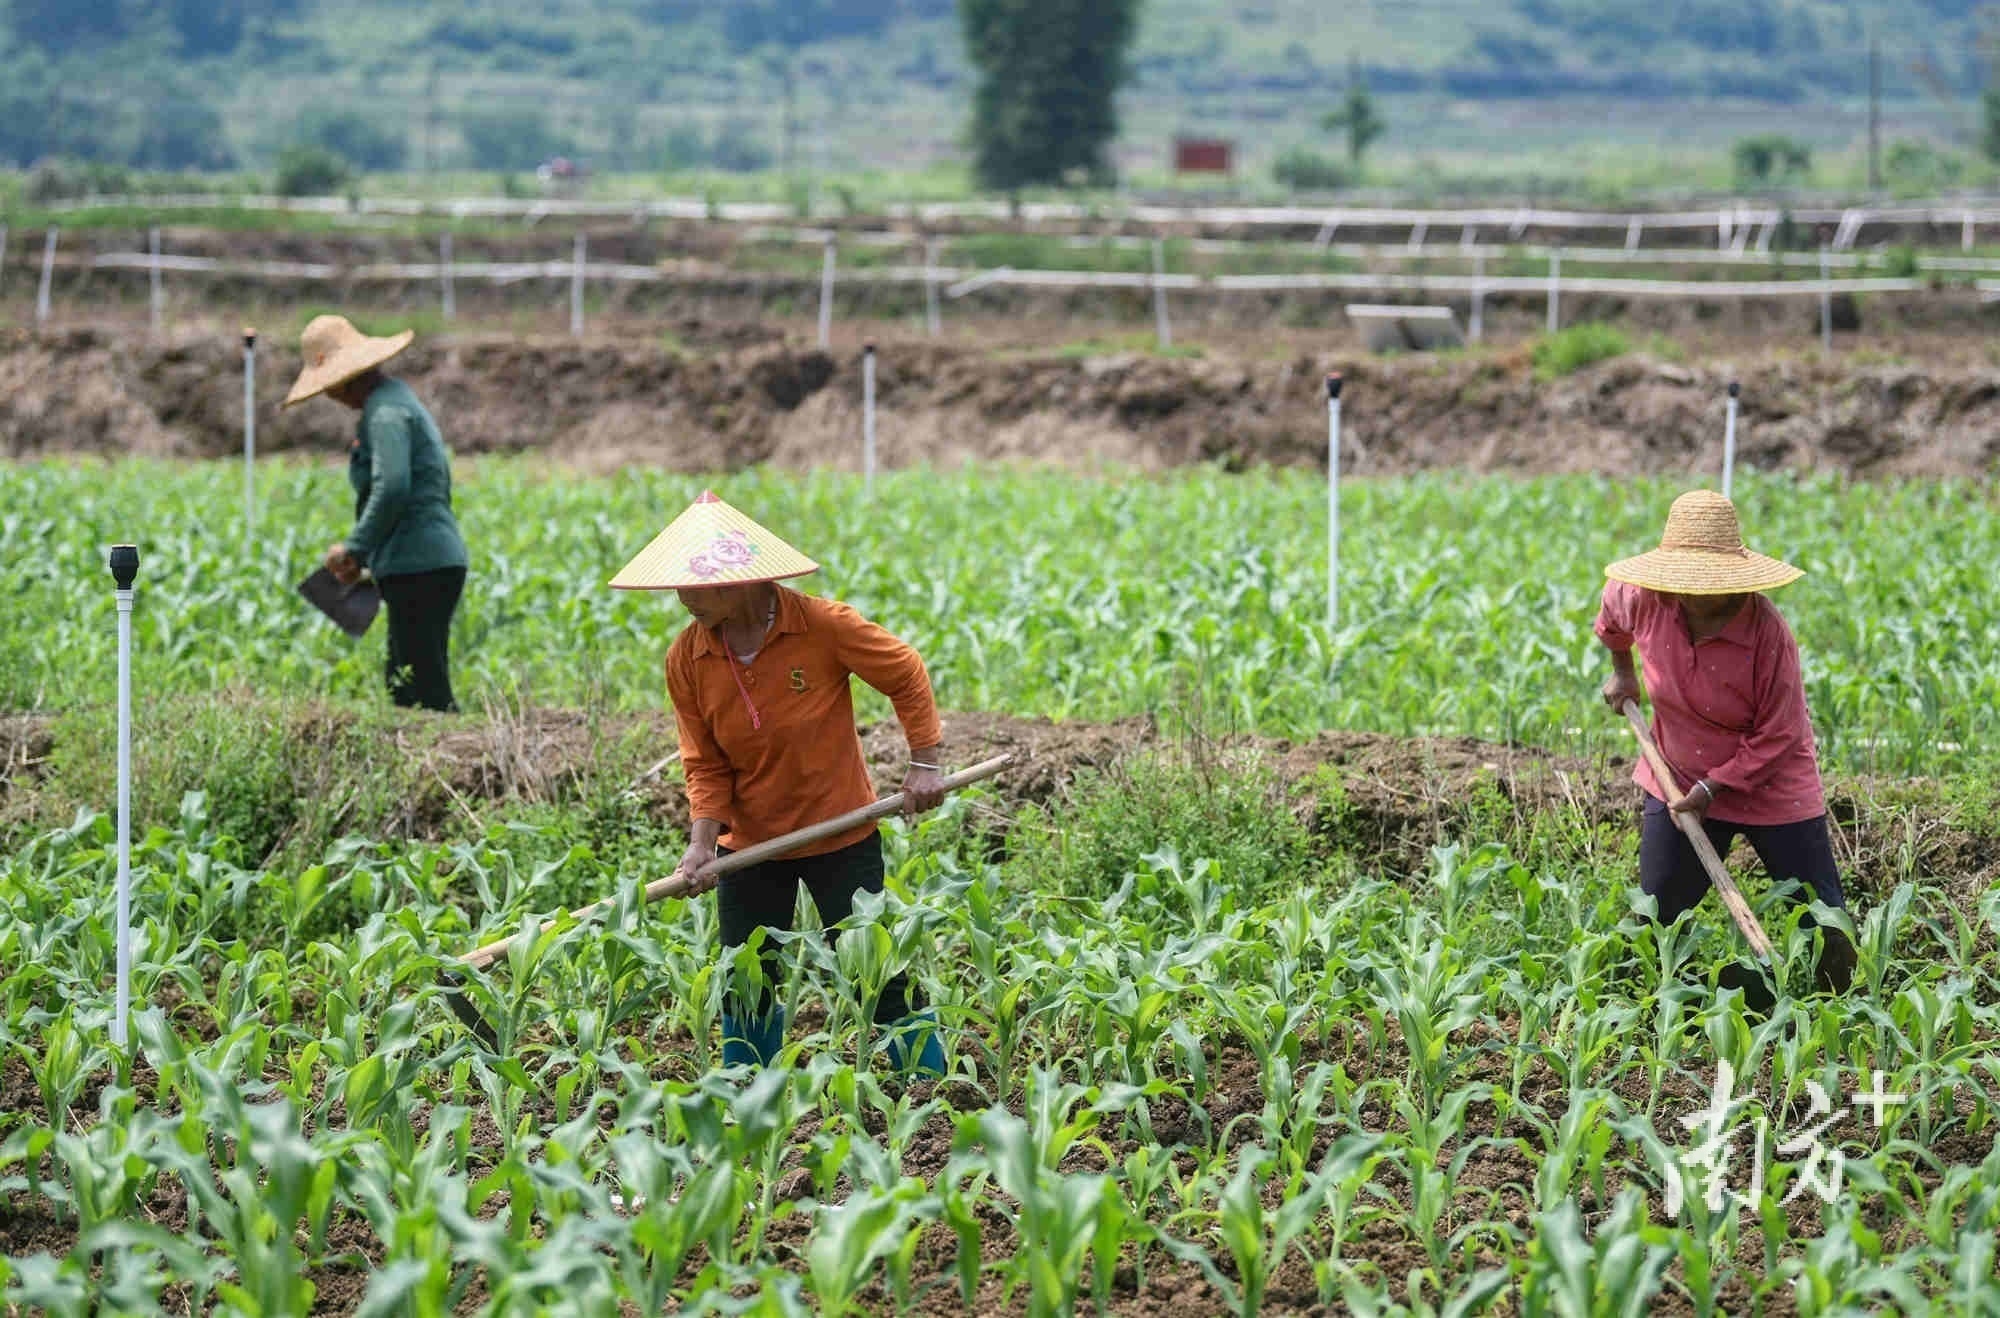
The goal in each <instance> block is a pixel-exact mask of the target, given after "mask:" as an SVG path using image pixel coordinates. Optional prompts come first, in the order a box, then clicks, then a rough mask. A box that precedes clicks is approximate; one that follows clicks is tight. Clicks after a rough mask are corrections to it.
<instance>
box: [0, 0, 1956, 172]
mask: <svg viewBox="0 0 2000 1318" xmlns="http://www.w3.org/2000/svg"><path fill="white" fill-rule="evenodd" d="M1981 9H1982V4H1981V0H1669V2H1668V3H1659V2H1658V0H1233V2H1232V3H1227V4H1218V3H1214V0H1150V3H1149V5H1148V7H1147V9H1146V12H1145V15H1144V17H1143V20H1142V24H1141V31H1140V38H1139V42H1138V48H1137V50H1136V52H1135V66H1136V70H1135V71H1136V75H1137V76H1136V80H1135V83H1134V86H1133V88H1132V91H1131V93H1130V94H1129V96H1128V101H1127V105H1126V135H1127V139H1128V141H1127V143H1126V144H1124V145H1125V148H1126V149H1125V150H1124V151H1123V152H1122V153H1121V154H1122V156H1123V158H1125V159H1126V160H1127V162H1128V163H1135V162H1136V163H1154V162H1155V158H1156V157H1157V153H1158V150H1159V144H1160V142H1162V141H1163V140H1164V139H1165V138H1166V137H1167V136H1168V135H1170V134H1171V133H1172V132H1174V131H1178V130H1184V129H1190V128H1201V129H1216V130H1220V131H1224V132H1228V133H1231V134H1232V135H1235V136H1237V137H1238V138H1240V139H1242V140H1243V141H1244V143H1245V146H1246V149H1247V150H1248V151H1249V152H1250V153H1251V155H1252V156H1266V157H1267V156H1268V155H1270V154H1274V153H1275V151H1276V150H1277V149H1279V148H1281V147H1282V146H1284V145H1288V144H1290V143H1293V142H1296V141H1299V140H1301V139H1303V138H1305V137H1307V136H1309V135H1311V134H1312V132H1313V131H1314V130H1313V124H1314V121H1315V120H1316V118H1317V116H1318V114H1319V112H1320V111H1321V110H1322V109H1324V108H1325V106H1326V104H1327V102H1328V101H1329V99H1330V98H1331V97H1332V96H1333V95H1335V94H1336V93H1337V92H1338V90H1339V89H1340V88H1341V87H1342V86H1343V85H1344V84H1345V81H1346V79H1347V77H1348V71H1349V68H1350V65H1353V66H1358V67H1359V68H1360V69H1362V70H1363V71H1364V72H1365V74H1366V76H1367V78H1368V79H1369V81H1370V84H1371V85H1372V86H1373V87H1374V89H1375V90H1376V91H1378V92H1379V93H1382V94H1384V96H1385V97H1386V98H1387V99H1388V100H1389V102H1390V104H1391V105H1392V106H1397V105H1400V107H1401V113H1400V118H1399V120H1398V122H1397V125H1396V126H1397V127H1398V128H1399V129H1400V136H1401V138H1402V145H1403V146H1404V147H1405V148H1408V147H1410V146H1412V145H1415V144H1417V143H1419V142H1420V143H1421V144H1422V145H1424V146H1425V147H1430V148H1439V149H1486V148H1493V147H1508V148H1518V147H1520V146H1523V145H1534V146H1560V145H1563V144H1565V143H1569V142H1575V141H1581V140H1585V139H1586V138H1596V139H1599V140H1603V139H1605V138H1606V136H1607V135H1608V136H1609V137H1610V138H1611V139H1613V140H1628V139H1629V140H1635V141H1644V140H1648V139H1649V138H1650V139H1651V140H1654V141H1659V140H1661V139H1662V138H1671V139H1672V140H1675V141H1686V140H1691V139H1695V138H1714V139H1717V140H1727V134H1729V133H1731V132H1736V131H1745V130H1747V129H1750V128H1754V127H1756V126H1757V125H1758V124H1759V123H1760V122H1762V121H1765V120H1769V121H1772V122H1773V123H1775V124H1777V125H1778V126H1781V127H1783V128H1784V129H1786V130H1787V131H1792V132H1796V133H1800V134H1802V135H1804V136H1806V137H1809V138H1812V139H1815V140H1817V141H1818V142H1820V143H1821V144H1823V145H1844V144H1846V143H1847V142H1848V141H1849V140H1850V139H1851V138H1852V137H1853V136H1854V133H1855V130H1856V129H1857V128H1858V124H1859V120H1858V119H1857V118H1856V116H1855V115H1854V113H1853V111H1854V109H1855V105H1856V101H1857V98H1859V97H1862V96H1863V95H1865V91H1866V86H1867V61H1866V49H1867V43H1868V40H1869V37H1870V34H1871V32H1876V33H1879V34H1880V37H1881V41H1882V49H1883V68H1882V74H1883V84H1884V91H1885V95H1886V96H1887V97H1888V99H1889V102H1890V105H1891V110H1892V113H1894V114H1904V115H1913V114H1917V113H1919V112H1921V113H1923V114H1924V115H1926V116H1927V118H1928V127H1929V128H1931V129H1940V128H1941V129H1943V130H1946V131H1947V133H1948V134H1949V133H1951V132H1956V133H1957V134H1958V135H1959V136H1960V137H1961V138H1963V137H1964V135H1965V134H1966V133H1967V131H1968V130H1969V127H1970V123H1971V111H1970V100H1971V98H1972V97H1973V96H1974V95H1975V94H1976V92H1977V90H1978V88H1979V87H1980V86H1982V85H1983V83H1984V82H1985V80H1986V77H1987V69H1986V66H1985V61H1984V58H1983V56H1982V55H1981V53H1980V51H1981V43H1980V41H1979V39H1978V38H1979V33H1980V30H1981ZM0 14H4V15H5V28H4V36H0V163H13V164H25V163H27V162H30V161H32V160H34V159H36V158H39V157H42V156H46V155H53V154H67V155H76V156H95V157H99V158H107V159H116V160H120V161H122V162H125V163H131V164H139V165H145V166H150V167H154V168H190V167H194V168H200V167H217V166H222V165H227V164H237V165H244V166H250V167H263V166H265V165H267V164H268V162H269V161H270V159H271V158H272V157H273V156H274V155H275V154H276V152H277V151H278V150H279V149H280V148H281V147H282V146H283V145H284V144H286V143H287V142H289V141H292V140H296V139H297V138H299V137H301V136H307V135H320V136H326V135H327V134H328V133H329V131H331V133H332V136H333V137H334V138H335V140H336V141H338V142H339V143H340V144H342V145H343V148H344V149H345V150H346V151H347V153H348V154H350V155H354V156H358V157H361V158H363V159H364V161H365V163H368V164H370V165H373V166H375V167H379V168H395V167H405V168H412V169H415V168H420V167H422V166H424V165H426V164H429V163H435V164H436V165H437V166H438V167H440V168H445V169H481V170H493V169H502V168H521V167H524V166H532V165H533V164H534V163H535V161H536V160H537V159H539V158H540V157H541V156H542V155H544V154H547V153H549V152H553V151H560V150H565V149H567V150H571V151H575V152H578V153H580V154H584V155H587V156H588V157H590V158H591V159H592V160H593V162H594V163H597V164H598V165H599V166H600V167H604V168H611V169H618V170H637V169H645V170H657V169H665V168H687V167H711V168H724V169H750V168H758V167H763V166H767V165H774V164H779V163H782V158H783V156H784V155H785V152H786V134H785V132H784V128H783V124H784V122H785V118H786V115H785V110H784V105H785V102H786V96H785V92H784V87H785V83H786V78H785V77H784V73H785V71H787V70H789V71H790V72H791V74H792V76H793V78H794V79H795V82H796V88H797V91H796V101H795V110H794V115H793V117H794V121H795V122H796V123H797V124H798V125H799V128H798V131H797V133H796V135H795V137H794V139H793V140H794V144H795V145H794V150H795V151H796V152H797V155H798V158H799V159H800V162H801V163H802V164H806V165H824V166H828V167H832V168H855V167H864V166H872V167H886V168H921V167H923V166H925V165H927V164H930V163H933V162H936V161H939V160H943V159H949V158H951V157H952V156H953V155H954V154H955V152H956V149H957V138H958V135H959V133H960V131H961V129H962V125H963V114H964V110H963V106H964V104H965V101H966V99H967V81H968V74H967V69H966V65H965V61H964V57H963V53H962V49H961V45H960V41H959V34H958V27H957V21H956V17H955V15H954V13H953V11H952V5H951V0H727V3H725V4H721V5H717V4H713V3H703V2H702V0H589V2H586V0H546V2H543V3H529V0H470V2H469V3H445V2H444V0H430V2H428V3H419V2H409V0H395V2H389V0H347V2H346V3H342V4H335V3H333V2H332V0H206V3H196V0H0ZM1666 102H1672V103H1675V104H1677V105H1678V106H1680V107H1682V110H1683V113H1682V115H1681V116H1680V117H1679V118H1668V119H1663V118H1662V117H1661V116H1660V115H1659V114H1658V113H1657V111H1656V110H1655V109H1653V108H1651V107H1654V106H1657V105H1658V104H1661V103H1666ZM1503 104H1504V105H1506V106H1509V107H1512V108H1510V109H1508V110H1506V111H1504V112H1503V111H1502V110H1500V109H1497V108H1493V107H1497V106H1500V105H1503ZM1524 104H1525V105H1527V106H1530V107H1536V109H1535V110H1534V111H1533V112H1527V113H1524V112H1523V111H1522V110H1521V108H1520V107H1522V106H1523V105H1524ZM1701 105H1712V106H1715V107H1717V112H1716V113H1715V114H1708V113H1700V114H1696V113H1694V112H1693V108H1692V107H1695V106H1701ZM329 118H333V119H338V120H340V122H339V123H338V124H337V125H336V126H335V127H334V128H333V129H332V130H329V129H328V128H327V120H328V119H329ZM1392 145H1393V139H1392Z"/></svg>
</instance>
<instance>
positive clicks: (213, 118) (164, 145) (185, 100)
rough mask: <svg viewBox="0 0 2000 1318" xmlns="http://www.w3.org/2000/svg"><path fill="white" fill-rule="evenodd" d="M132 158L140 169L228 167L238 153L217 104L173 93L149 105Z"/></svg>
mask: <svg viewBox="0 0 2000 1318" xmlns="http://www.w3.org/2000/svg"><path fill="white" fill-rule="evenodd" d="M130 160H131V163H132V164H134V165H136V166H138V167H139V168H140V169H228V168H229V167H230V166H232V165H234V164H235V163H236V153H235V152H233V151H231V150H230V149H229V136H228V134H227V133H225V132H224V131H223V127H222V116H221V115H220V114H218V113H216V110H215V107H214V106H212V105H210V104H208V103H207V102H206V101H202V100H200V99H198V98H196V97H193V96H188V95H169V96H167V97H165V98H164V99H162V100H159V101H156V102H154V103H153V104H152V105H149V106H147V107H146V111H145V114H144V115H143V116H142V117H141V119H140V122H139V137H138V140H137V141H136V142H134V143H133V146H132V152H131V157H130Z"/></svg>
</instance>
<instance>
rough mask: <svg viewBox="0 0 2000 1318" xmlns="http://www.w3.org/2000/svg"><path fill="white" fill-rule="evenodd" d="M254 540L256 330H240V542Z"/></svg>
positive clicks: (249, 546)
mask: <svg viewBox="0 0 2000 1318" xmlns="http://www.w3.org/2000/svg"><path fill="white" fill-rule="evenodd" d="M256 543H257V331H256V330H254V329H249V328H245V329H244V331H243V544H244V548H245V550H246V551H254V549H255V547H256Z"/></svg>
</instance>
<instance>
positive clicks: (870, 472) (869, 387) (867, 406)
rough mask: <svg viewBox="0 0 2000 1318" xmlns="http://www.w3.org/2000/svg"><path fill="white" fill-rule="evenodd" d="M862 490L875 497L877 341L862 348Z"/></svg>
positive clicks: (868, 495)
mask: <svg viewBox="0 0 2000 1318" xmlns="http://www.w3.org/2000/svg"><path fill="white" fill-rule="evenodd" d="M861 492H862V493H863V494H865V495H866V496H867V497H869V498H871V499H872V498H874V497H875V343H874V340H872V339H871V340H869V342H868V344H867V345H866V346H865V347H863V348H862V350H861Z"/></svg>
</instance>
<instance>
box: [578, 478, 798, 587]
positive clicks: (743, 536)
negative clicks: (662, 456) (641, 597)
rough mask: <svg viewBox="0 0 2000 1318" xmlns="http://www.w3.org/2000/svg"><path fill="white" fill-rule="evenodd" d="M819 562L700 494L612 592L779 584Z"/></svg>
mask: <svg viewBox="0 0 2000 1318" xmlns="http://www.w3.org/2000/svg"><path fill="white" fill-rule="evenodd" d="M817 571H819V564H817V563H815V562H813V561H812V560H811V559H810V558H807V557H806V556H805V555H804V554H801V553H800V552H799V551H798V550H796V549H794V548H792V547H791V546H790V545H788V544H786V543H785V542H784V541H783V540H780V539H779V538H778V537H777V536H775V535H773V534H772V533H771V532H769V531H767V530H765V529H764V528H763V527H761V526H759V525H758V524H757V523H756V522H753V521H751V520H750V519H749V518H748V517H746V516H744V515H743V514H742V513H740V512H738V511H737V510H736V509H734V508H732V507H730V506H729V505H728V504H726V503H724V502H723V501H722V500H721V499H720V498H719V497H717V495H716V494H715V492H714V491H712V490H703V491H702V493H701V497H700V498H698V499H696V500H695V501H694V503H693V504H692V505H690V506H689V508H688V510H687V511H686V512H684V513H682V514H681V515H680V516H679V517H676V518H674V520H673V521H672V522H671V523H669V524H668V526H667V529H666V530H664V531H662V532H660V533H659V535H657V536H655V537H654V538H653V543H651V544H649V545H647V546H646V547H645V548H644V549H642V550H640V551H639V553H638V554H637V556H635V557H634V558H633V559H632V561H631V562H629V563H627V564H626V565H625V566H624V567H623V568H621V569H619V572H618V575H617V576H615V577H613V578H611V588H612V589H613V590H689V589H698V588H700V587H703V586H747V585H750V584H752V583H754V582H759V581H783V580H785V579H787V578H789V577H802V576H805V575H806V574H807V573H808V572H817Z"/></svg>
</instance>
